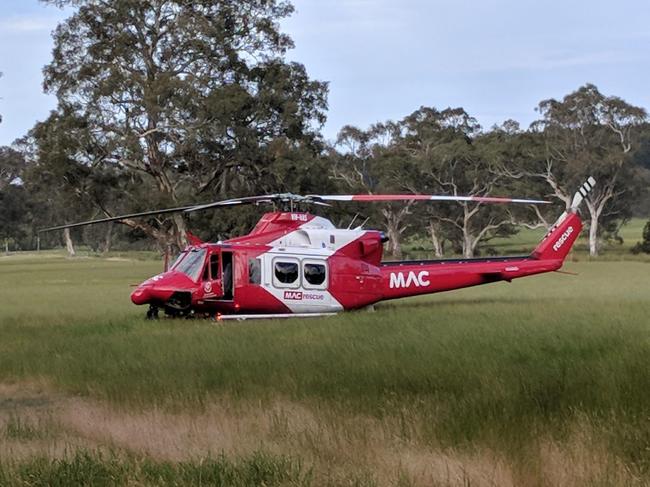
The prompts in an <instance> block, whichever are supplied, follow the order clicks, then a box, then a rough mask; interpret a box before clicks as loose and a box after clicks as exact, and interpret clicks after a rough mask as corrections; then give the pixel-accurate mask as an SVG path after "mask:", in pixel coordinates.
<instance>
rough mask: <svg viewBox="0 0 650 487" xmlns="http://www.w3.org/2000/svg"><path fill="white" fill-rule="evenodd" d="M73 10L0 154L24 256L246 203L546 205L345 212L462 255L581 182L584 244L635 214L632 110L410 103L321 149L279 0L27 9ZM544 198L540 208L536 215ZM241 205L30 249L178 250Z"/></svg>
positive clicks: (649, 200)
mask: <svg viewBox="0 0 650 487" xmlns="http://www.w3.org/2000/svg"><path fill="white" fill-rule="evenodd" d="M42 1H43V2H44V3H48V4H54V5H57V6H74V7H75V9H74V11H73V13H72V15H71V16H70V17H69V18H68V19H67V20H65V21H63V22H62V23H61V24H60V25H59V26H58V27H57V29H56V30H55V32H54V34H53V36H54V51H53V57H52V60H51V62H50V63H49V64H48V65H47V66H46V67H45V70H44V88H45V91H46V92H48V93H51V94H54V95H55V96H56V97H57V100H58V104H57V107H56V109H55V110H54V111H53V112H52V113H51V114H50V116H49V117H48V118H47V119H46V120H44V121H42V122H38V123H37V124H36V125H35V126H34V127H33V128H32V129H31V130H30V131H29V133H28V134H26V135H25V136H24V137H23V138H21V139H19V140H17V141H16V142H15V143H14V144H13V145H12V147H3V148H0V206H1V208H2V211H0V239H2V241H3V242H5V245H6V246H7V247H9V246H11V248H22V249H32V248H34V247H35V246H36V241H37V234H36V230H37V229H38V228H42V227H44V226H48V225H52V224H59V223H69V222H74V221H79V220H84V219H92V218H101V217H103V216H107V215H109V216H110V215H116V214H123V213H130V212H137V211H144V210H147V209H152V208H165V207H173V206H182V205H185V204H193V203H199V202H208V201H213V200H217V199H226V198H232V197H237V196H243V195H250V194H263V193H270V192H285V191H291V192H296V193H336V192H339V193H349V192H362V193H379V192H413V193H432V194H455V195H488V194H489V195H509V194H516V195H519V196H522V197H525V196H531V197H533V196H534V197H539V196H546V197H548V198H550V199H551V200H552V201H553V202H554V203H555V204H554V205H552V207H544V208H541V207H540V208H532V207H523V208H522V207H518V208H514V207H504V206H497V205H492V206H485V205H480V204H476V203H469V202H467V203H465V202H463V203H454V204H451V203H448V204H435V205H433V204H421V203H405V204H404V203H400V204H392V203H387V204H381V205H374V206H363V207H361V206H359V207H350V208H346V209H345V210H343V209H338V208H333V209H328V210H325V211H326V212H329V215H330V216H331V217H332V218H334V220H335V221H336V222H337V223H341V222H349V220H350V215H351V214H354V212H355V211H358V212H359V213H360V214H363V215H364V218H366V217H367V218H369V220H370V223H369V224H370V225H374V226H378V227H381V228H383V229H384V230H385V231H386V232H387V234H388V236H389V238H390V240H389V244H388V245H389V248H388V250H389V252H390V253H391V254H393V255H394V256H395V257H401V255H402V243H403V242H404V240H405V239H406V238H411V237H419V238H426V239H428V240H429V241H430V242H431V246H432V248H433V250H434V253H435V254H436V255H438V256H444V255H451V254H462V255H463V256H466V257H471V256H473V255H476V254H477V252H480V251H481V249H485V248H486V247H487V246H489V241H490V240H492V239H494V238H496V237H503V236H508V235H512V234H514V233H516V232H517V231H518V229H519V228H521V226H526V227H530V228H535V227H549V226H550V225H552V223H553V219H554V218H555V217H556V216H557V215H558V213H559V211H560V209H563V208H566V207H568V205H569V203H570V199H571V196H572V194H573V192H574V190H575V189H576V188H577V187H578V186H579V184H581V183H582V182H583V181H584V180H585V179H586V177H587V176H589V175H593V176H594V177H595V178H596V179H597V181H598V185H597V187H596V189H595V191H594V193H593V194H592V196H591V197H590V198H589V200H588V202H587V208H586V211H585V216H586V219H587V221H588V236H589V250H590V253H591V255H598V252H599V250H600V248H601V246H602V244H603V242H605V241H607V240H611V239H618V238H619V237H618V230H619V228H620V227H621V225H622V224H623V223H625V222H626V221H627V220H628V219H629V218H630V217H631V216H632V215H633V214H635V213H636V214H639V215H645V216H647V215H648V214H649V213H650V195H649V194H648V186H649V183H650V124H648V118H647V113H646V111H645V109H643V108H641V107H636V106H633V105H630V104H629V103H627V102H625V101H624V100H622V99H621V98H618V97H615V96H606V95H604V94H602V93H601V92H600V91H599V90H598V89H597V87H596V86H594V85H591V84H586V85H584V86H582V87H579V88H578V89H577V90H576V91H574V92H572V93H569V94H567V95H566V96H565V97H564V98H562V99H560V100H555V99H549V100H543V101H541V102H540V103H539V105H538V107H537V108H538V112H539V119H538V120H536V121H535V122H534V123H533V124H531V126H530V127H528V128H522V127H520V126H519V124H518V123H517V122H516V121H513V120H507V121H505V122H504V123H503V124H501V125H499V126H494V127H491V128H487V129H486V128H483V127H481V126H480V125H479V124H478V122H477V121H476V119H475V118H473V117H472V116H471V115H470V114H468V113H467V112H466V111H465V110H464V109H463V108H460V107H458V108H442V109H441V108H436V107H427V106H423V107H421V108H419V109H418V110H416V111H414V112H413V113H411V114H408V115H406V116H405V117H404V118H403V119H401V120H397V121H391V120H389V121H386V122H382V123H377V124H374V125H372V126H370V127H366V128H359V127H354V126H345V127H343V128H342V129H341V131H340V132H339V134H338V137H337V140H336V141H334V142H327V141H325V140H324V138H323V136H322V134H321V132H320V130H321V127H322V125H323V123H324V122H325V119H326V113H327V91H328V85H327V83H326V82H322V81H318V80H313V79H311V78H310V77H309V75H308V74H307V71H306V69H305V67H304V66H303V65H302V64H300V63H296V62H289V61H287V60H286V57H285V54H286V52H287V50H288V49H290V48H291V47H292V46H293V42H292V40H291V39H290V38H289V37H288V36H287V35H286V34H285V33H283V32H282V31H281V30H280V26H279V22H280V21H281V20H282V19H283V18H285V17H286V16H288V15H290V14H291V13H292V11H293V7H292V5H291V3H290V2H289V1H285V0H197V1H193V2H186V1H183V0H115V1H113V2H105V1H100V0H42ZM549 206H551V205H549ZM258 216H259V210H256V209H255V208H237V209H229V210H219V211H212V212H204V213H202V214H196V215H193V216H192V217H191V220H189V221H188V219H187V217H184V216H182V215H180V214H176V215H171V216H160V217H156V218H150V219H143V220H137V219H129V220H125V221H124V222H123V224H121V225H118V224H115V225H105V226H103V227H87V228H84V229H75V230H73V231H70V232H60V233H57V234H53V235H46V236H44V238H43V241H42V242H41V244H42V245H43V246H52V245H60V244H66V245H67V247H68V249H69V251H70V252H71V253H72V252H74V242H83V243H85V244H87V245H89V246H91V247H92V248H94V249H95V250H97V251H107V250H109V249H110V248H111V247H115V246H117V247H124V246H129V247H134V246H135V247H140V248H146V247H154V246H157V247H159V248H161V249H163V248H167V247H169V246H175V247H182V246H183V245H184V244H185V243H186V241H185V239H186V231H187V229H188V228H191V230H192V232H194V233H196V234H198V235H199V236H201V237H203V238H206V239H219V238H223V237H226V236H228V235H232V234H235V233H237V232H243V231H246V230H248V229H250V227H251V226H252V225H253V224H254V222H255V220H256V218H257V217H258Z"/></svg>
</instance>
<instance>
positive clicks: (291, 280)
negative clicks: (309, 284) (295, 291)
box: [273, 260, 298, 287]
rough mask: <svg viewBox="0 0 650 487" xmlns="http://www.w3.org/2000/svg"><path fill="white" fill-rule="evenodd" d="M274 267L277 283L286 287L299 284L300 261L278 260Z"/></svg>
mask: <svg viewBox="0 0 650 487" xmlns="http://www.w3.org/2000/svg"><path fill="white" fill-rule="evenodd" d="M273 267H274V274H275V280H276V283H277V284H279V285H280V286H286V287H290V285H292V284H294V285H295V286H297V285H298V282H297V281H298V262H287V261H284V260H276V261H275V263H274V266H273Z"/></svg>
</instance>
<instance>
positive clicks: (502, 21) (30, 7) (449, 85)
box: [0, 0, 650, 145]
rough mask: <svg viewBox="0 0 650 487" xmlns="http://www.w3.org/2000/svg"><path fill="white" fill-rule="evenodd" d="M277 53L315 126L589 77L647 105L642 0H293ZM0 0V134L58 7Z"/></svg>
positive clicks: (547, 90) (50, 101) (520, 110)
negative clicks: (319, 115)
mask: <svg viewBox="0 0 650 487" xmlns="http://www.w3.org/2000/svg"><path fill="white" fill-rule="evenodd" d="M293 3H294V5H295V7H296V12H295V13H294V15H293V16H292V17H291V18H289V19H286V20H285V21H283V23H282V26H283V29H284V31H285V32H287V33H288V34H289V35H291V37H292V38H293V40H294V42H295V44H296V48H295V49H293V50H292V51H291V52H290V53H289V55H288V57H289V59H291V60H294V61H298V62H301V63H303V64H305V66H306V67H307V70H308V72H309V74H310V76H311V77H312V78H315V79H319V80H323V81H328V82H329V87H330V93H329V110H328V121H327V123H326V125H325V126H324V128H323V133H324V135H325V137H326V138H327V139H329V140H333V139H334V138H335V137H336V134H337V132H338V130H339V129H340V128H341V127H342V126H344V125H346V124H352V125H357V126H359V127H362V128H364V127H367V126H368V125H370V124H372V123H375V122H378V121H385V120H389V119H391V120H395V119H400V118H403V117H404V116H406V115H408V114H409V113H411V112H413V111H414V110H416V109H418V108H419V107H420V106H423V105H425V106H435V107H437V108H441V109H442V108H446V107H449V106H451V107H457V106H462V107H463V108H465V110H466V111H467V112H468V113H469V114H470V115H472V116H474V117H476V118H477V119H478V121H479V123H480V124H481V125H482V126H483V127H484V128H489V127H491V126H492V125H494V124H499V123H501V122H503V121H504V120H507V119H515V120H517V121H519V122H520V123H521V124H522V126H524V127H526V126H528V124H529V123H530V122H531V121H533V120H535V118H536V117H537V113H536V112H535V107H536V106H537V104H538V103H539V101H541V100H543V99H547V98H561V97H562V96H564V95H566V94H568V93H570V92H571V91H573V90H575V89H577V88H578V87H579V86H581V85H583V84H585V83H587V82H589V83H594V84H595V85H596V86H598V87H599V89H600V90H601V91H602V92H603V93H605V94H607V95H617V96H620V97H622V98H624V99H625V100H626V101H628V102H629V103H632V104H635V105H639V106H642V107H645V108H648V109H650V2H648V1H647V0H617V1H614V0H608V1H603V0H571V1H569V0H545V1H543V2H542V1H539V0H535V1H533V0H471V1H470V0H428V1H427V0H399V1H398V0H294V1H293ZM68 14H69V12H64V11H61V10H59V9H56V8H54V7H48V6H45V5H43V4H41V3H40V2H38V1H37V0H0V72H2V73H3V77H2V78H0V115H2V117H3V121H2V123H0V145H7V144H10V143H11V142H12V141H13V140H15V139H16V138H18V137H21V136H22V135H24V134H25V133H26V132H27V131H28V130H29V129H30V128H31V127H32V126H33V125H34V123H35V122H36V121H38V120H43V119H45V118H46V117H47V115H48V113H49V111H50V110H51V109H53V108H54V106H55V102H56V100H55V99H54V98H53V97H52V96H47V95H45V94H43V91H42V68H43V66H44V65H45V64H47V62H48V61H49V59H50V56H51V50H52V39H51V31H52V30H53V29H54V28H55V27H56V25H57V23H58V22H60V21H61V20H62V19H64V18H65V17H66V15H68Z"/></svg>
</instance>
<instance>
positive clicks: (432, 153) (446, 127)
mask: <svg viewBox="0 0 650 487" xmlns="http://www.w3.org/2000/svg"><path fill="white" fill-rule="evenodd" d="M400 125H401V130H400V137H399V139H398V140H397V141H396V145H398V146H399V147H401V148H402V150H403V151H404V152H405V153H406V154H408V155H409V157H411V158H412V160H413V161H414V163H415V167H416V168H417V174H416V175H415V177H412V178H410V184H411V185H412V188H411V189H412V190H413V191H415V192H418V193H442V194H449V195H454V196H459V195H467V196H487V195H493V194H495V193H499V192H506V190H507V188H508V184H509V179H508V178H507V177H505V176H504V175H503V174H502V173H501V172H499V171H496V169H495V164H494V162H493V160H492V159H491V158H490V157H489V156H490V154H489V153H488V152H487V151H486V150H485V149H484V147H483V145H482V144H481V143H480V141H481V132H480V126H479V124H478V122H477V121H476V119H475V118H474V117H472V116H470V115H469V114H468V113H467V112H466V111H465V110H463V109H462V108H447V109H444V110H437V109H436V108H432V107H422V108H420V109H419V110H416V111H415V112H413V113H412V114H410V115H409V116H407V117H405V118H404V119H403V120H402V121H401V122H400ZM426 211H427V219H428V222H429V223H428V230H429V235H430V237H431V241H432V243H433V248H434V252H435V253H436V254H437V255H442V253H443V251H444V248H443V242H444V241H449V242H450V243H451V244H452V245H453V246H454V247H455V250H456V251H459V252H461V253H462V255H463V256H464V257H472V256H474V255H475V253H476V251H477V248H478V245H479V244H480V243H485V242H487V241H489V240H491V239H493V238H495V237H498V236H506V235H510V234H512V233H514V232H515V227H514V225H513V223H514V222H513V216H512V214H511V213H510V212H509V210H508V209H507V208H504V207H501V206H495V205H485V204H482V203H478V202H472V201H460V202H455V203H450V204H441V205H436V206H435V207H428V208H427V209H426Z"/></svg>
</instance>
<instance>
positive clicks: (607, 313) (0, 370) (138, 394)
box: [0, 259, 650, 481]
mask: <svg viewBox="0 0 650 487" xmlns="http://www.w3.org/2000/svg"><path fill="white" fill-rule="evenodd" d="M0 266H1V267H0V286H1V287H0V289H2V291H1V292H2V295H1V297H0V300H1V302H0V304H1V305H2V315H1V322H0V337H1V339H0V382H3V383H12V382H14V383H19V384H20V383H28V382H32V383H33V382H38V383H45V384H48V385H49V387H51V388H53V389H54V390H58V391H64V392H65V393H67V394H72V395H79V396H82V397H87V398H90V399H92V400H98V401H101V402H105V403H107V404H111V405H112V406H111V407H113V408H115V409H117V410H119V411H124V412H125V413H126V412H146V411H150V410H152V409H156V410H162V411H166V412H168V413H169V414H190V415H200V414H204V413H205V412H206V411H208V410H209V409H210V407H211V406H212V405H213V404H214V403H215V401H221V402H223V401H226V402H228V403H229V404H231V405H232V407H233V408H235V411H236V410H237V408H242V409H241V410H242V411H245V410H246V408H247V407H252V406H251V405H254V406H255V407H256V408H258V409H259V410H265V409H267V410H269V411H270V410H272V409H273V405H274V404H276V403H277V401H286V402H288V403H291V404H300V405H303V406H304V407H306V408H308V410H309V411H312V412H313V414H314V415H315V416H314V417H316V418H317V422H321V423H322V424H323V425H324V426H322V427H323V428H324V430H323V431H325V430H327V431H329V432H330V433H328V434H334V433H331V432H336V434H337V435H341V436H342V437H343V440H336V441H334V440H331V441H333V442H334V444H338V443H336V442H337V441H343V443H344V444H347V445H351V444H355V445H357V446H358V445H364V444H365V445H366V447H365V448H368V449H369V451H370V450H371V449H372V448H374V446H371V445H374V444H375V443H377V442H381V441H384V440H378V438H384V439H385V441H386V442H387V443H390V442H394V443H395V442H396V443H395V444H397V443H400V444H403V445H412V448H415V449H416V450H417V449H423V450H426V451H432V450H434V449H436V450H440V451H448V450H454V451H465V452H468V454H470V453H471V452H474V453H476V452H480V451H484V449H489V451H492V452H494V454H495V455H497V456H499V455H501V456H503V457H505V458H509V459H511V460H512V461H513V462H515V463H516V464H517V465H519V467H518V468H521V469H524V470H525V469H530V470H531V471H536V469H539V468H541V467H540V466H539V465H537V466H536V464H535V460H534V459H535V458H536V456H537V455H538V454H539V451H540V450H539V449H540V448H541V447H542V446H540V445H542V443H544V442H547V441H548V442H550V444H559V445H562V444H567V445H568V444H571V442H572V441H574V439H572V438H575V436H576V428H578V429H581V430H585V431H587V430H588V431H589V432H590V433H589V434H590V435H591V434H593V435H594V437H593V438H595V439H594V440H593V441H594V442H599V444H600V443H602V445H604V446H603V448H604V449H605V451H606V453H607V455H611V458H610V459H613V460H612V461H613V462H615V461H619V460H620V461H621V462H623V465H624V466H625V469H629V471H630V472H633V473H634V474H633V476H638V478H645V479H646V480H648V481H650V420H649V419H648V411H650V394H648V392H649V391H650V367H648V357H649V356H650V272H649V271H650V265H649V264H646V263H642V262H617V263H615V262H603V263H594V262H578V263H570V264H569V265H568V270H570V271H574V272H578V273H579V274H580V275H579V276H578V277H572V276H566V275H560V274H551V275H544V276H539V277H533V278H529V279H524V280H521V281H515V282H514V283H512V284H505V283H500V284H495V285H489V286H483V287H480V288H475V289H467V290H462V291H458V292H454V293H449V294H440V295H436V296H430V297H421V298H415V299H411V300H404V301H396V302H393V303H387V304H384V305H382V306H379V307H378V309H377V311H376V312H374V313H373V312H357V313H347V314H341V315H339V316H337V317H333V318H326V319H310V320H292V321H282V322H274V321H262V322H245V323H241V324H226V325H222V324H217V323H214V322H210V321H188V320H161V321H159V322H155V323H152V322H148V321H145V320H144V319H142V317H141V314H142V313H143V311H142V310H141V309H138V308H135V307H133V306H131V305H130V304H129V302H128V292H129V288H128V287H125V283H128V282H129V281H137V280H138V279H141V278H143V277H145V276H146V275H147V274H152V273H155V272H156V271H157V269H156V266H155V265H153V263H150V262H120V261H101V260H97V259H89V260H77V261H72V262H70V261H67V260H61V259H51V260H47V261H45V260H43V259H35V260H27V261H22V262H16V263H15V264H14V263H12V261H8V262H7V261H2V262H0ZM274 414H275V413H274ZM291 414H292V413H291V410H289V412H287V411H283V410H280V411H278V412H277V414H275V416H273V417H272V418H271V419H272V421H271V426H269V431H271V430H272V431H271V433H272V434H270V436H269V438H282V437H283V435H285V433H286V434H287V435H290V434H292V433H291V431H292V430H291V427H289V426H287V424H289V423H290V422H291V417H290V415H291ZM286 415H289V417H286ZM366 421H367V422H369V423H365V422H366ZM355 423H358V425H362V424H371V425H375V426H373V428H374V427H377V428H379V430H378V431H379V433H378V434H375V433H376V432H373V433H372V434H370V433H366V432H364V431H363V428H362V427H361V426H355ZM377 425H381V426H377ZM328 428H329V429H328ZM23 429H24V428H23ZM301 434H302V435H303V436H302V437H301V439H300V443H299V444H300V445H301V448H304V451H309V447H308V446H307V447H306V446H305V445H308V444H309V439H308V438H307V437H305V433H304V432H303V433H301ZM346 435H347V437H346ZM350 435H352V436H354V435H356V437H355V438H353V439H350ZM261 437H262V436H260V438H261ZM314 438H318V439H317V440H315V441H314V444H313V446H312V447H311V448H312V450H313V451H314V452H316V453H318V450H319V448H325V446H324V442H325V441H326V440H324V439H323V438H324V437H323V436H315V437H314ZM585 438H586V436H585ZM590 438H591V437H590ZM274 441H275V440H274ZM278 441H280V440H278ZM296 441H298V440H296ZM327 441H330V440H327ZM581 441H582V442H583V443H584V444H585V445H588V444H589V443H590V442H591V440H584V441H583V440H581ZM319 445H320V446H319ZM267 446H268V445H267ZM409 448H411V447H409ZM337 458H339V457H337V456H336V454H334V453H332V456H331V458H330V459H329V460H327V462H328V463H327V465H329V466H330V467H333V466H335V465H337V462H339V461H342V460H340V459H338V460H337ZM608 458H609V457H608ZM100 463H101V462H100ZM34 465H36V464H34ZM30 468H36V467H34V466H33V465H32V467H30ZM43 468H45V467H43ZM47 468H53V467H47ZM128 468H131V467H128ZM342 468H343V467H342ZM12 475H14V474H12ZM57 475H58V474H57ZM129 475H131V474H129ZM133 475H136V474H135V473H134V474H133ZM137 475H141V473H137ZM174 475H177V473H175V474H174ZM178 475H180V474H178Z"/></svg>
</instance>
